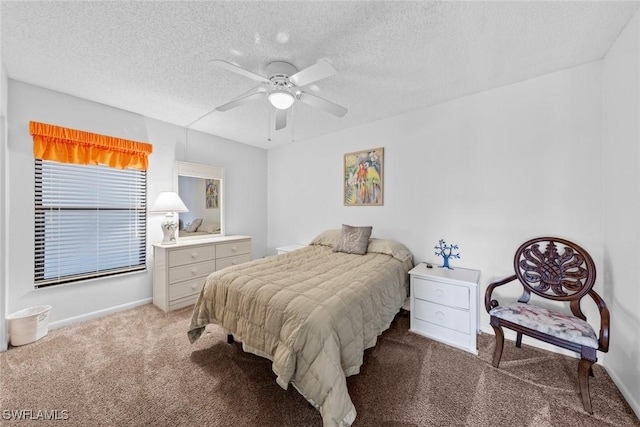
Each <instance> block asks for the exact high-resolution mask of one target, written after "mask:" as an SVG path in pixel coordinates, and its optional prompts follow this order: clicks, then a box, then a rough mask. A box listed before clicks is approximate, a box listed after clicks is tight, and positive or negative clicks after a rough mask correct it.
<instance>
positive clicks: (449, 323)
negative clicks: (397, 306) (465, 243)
mask: <svg viewBox="0 0 640 427" xmlns="http://www.w3.org/2000/svg"><path fill="white" fill-rule="evenodd" d="M409 275H410V277H411V297H410V310H411V315H410V319H411V326H410V331H411V332H415V333H416V334H420V335H423V336H425V337H429V338H432V339H434V340H438V341H441V342H443V343H445V344H449V345H451V346H454V347H457V348H460V349H463V350H466V351H468V352H470V353H473V354H478V350H477V346H476V338H477V334H479V333H480V329H479V324H480V313H479V312H478V303H479V294H478V292H479V291H478V281H479V280H480V272H479V271H477V270H468V269H465V268H458V267H455V268H454V270H449V269H446V268H439V267H437V266H435V265H434V266H433V268H427V266H426V264H424V263H421V264H418V265H417V266H416V267H414V268H413V269H412V270H411V271H409Z"/></svg>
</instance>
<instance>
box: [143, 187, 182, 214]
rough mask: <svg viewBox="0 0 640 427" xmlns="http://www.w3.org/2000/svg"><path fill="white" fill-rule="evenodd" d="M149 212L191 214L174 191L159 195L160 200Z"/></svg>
mask: <svg viewBox="0 0 640 427" xmlns="http://www.w3.org/2000/svg"><path fill="white" fill-rule="evenodd" d="M149 212H165V213H166V212H189V209H187V207H186V206H185V204H184V203H183V202H182V199H180V196H178V193H175V192H173V191H163V192H162V193H160V194H159V195H158V198H157V199H156V201H155V202H153V205H152V206H151V209H149Z"/></svg>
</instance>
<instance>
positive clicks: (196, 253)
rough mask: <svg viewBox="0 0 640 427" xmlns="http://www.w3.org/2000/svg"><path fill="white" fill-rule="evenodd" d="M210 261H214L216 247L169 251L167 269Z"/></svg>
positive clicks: (196, 247)
mask: <svg viewBox="0 0 640 427" xmlns="http://www.w3.org/2000/svg"><path fill="white" fill-rule="evenodd" d="M212 259H216V247H215V246H214V245H210V246H194V247H191V248H185V249H178V250H175V251H171V253H170V254H169V267H178V266H180V265H185V264H192V263H194V262H201V261H208V260H212Z"/></svg>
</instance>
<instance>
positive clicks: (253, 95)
mask: <svg viewBox="0 0 640 427" xmlns="http://www.w3.org/2000/svg"><path fill="white" fill-rule="evenodd" d="M264 94H265V92H264V90H261V91H258V92H256V91H255V90H254V89H252V90H251V91H249V92H248V93H245V94H244V95H240V96H239V97H237V98H236V99H233V100H231V101H229V102H227V103H226V104H222V105H221V106H219V107H217V108H216V111H228V110H230V109H232V108H236V107H238V106H240V105H242V104H245V103H247V102H249V101H255V100H256V99H259V98H261V97H262V96H264Z"/></svg>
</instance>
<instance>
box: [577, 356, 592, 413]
mask: <svg viewBox="0 0 640 427" xmlns="http://www.w3.org/2000/svg"><path fill="white" fill-rule="evenodd" d="M591 365H593V362H592V361H591V360H587V359H580V362H578V381H579V383H580V395H581V397H582V406H583V407H584V410H585V411H586V412H588V413H589V414H593V409H591V396H589V374H591V375H593V370H592V369H591Z"/></svg>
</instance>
